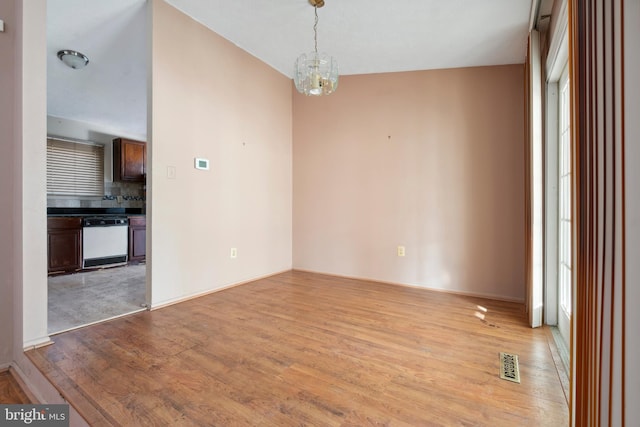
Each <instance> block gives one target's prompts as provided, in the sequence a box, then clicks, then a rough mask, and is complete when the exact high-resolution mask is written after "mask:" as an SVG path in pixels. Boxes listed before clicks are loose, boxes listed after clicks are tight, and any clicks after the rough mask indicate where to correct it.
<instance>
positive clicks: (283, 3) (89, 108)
mask: <svg viewBox="0 0 640 427" xmlns="http://www.w3.org/2000/svg"><path fill="white" fill-rule="evenodd" d="M166 1H167V3H169V4H171V5H173V6H175V7H176V8H178V9H179V10H181V11H183V12H184V13H186V14H187V15H189V16H191V17H192V18H194V19H195V20H196V21H198V22H201V23H202V24H204V25H206V26H207V27H209V28H211V29H212V30H213V31H215V32H216V33H218V34H220V35H221V36H223V37H224V38H226V39H228V40H230V41H232V42H233V43H235V44H236V45H237V46H239V47H240V48H242V49H244V50H245V51H247V52H249V53H250V54H252V55H254V56H256V57H257V58H259V59H261V60H262V61H264V62H265V63H267V64H269V65H271V66H272V67H273V68H275V69H276V70H278V71H279V72H281V73H282V74H284V75H286V76H288V77H291V74H292V70H293V62H294V61H295V59H296V57H297V56H299V55H300V54H301V53H303V52H309V51H311V50H313V20H314V16H313V7H312V6H310V5H309V3H308V1H307V0H277V1H264V0H262V1H256V0H233V1H229V0H166ZM532 1H533V0H394V1H385V2H383V1H376V0H369V1H365V0H325V2H326V5H325V6H324V7H323V8H320V9H318V15H319V19H320V21H319V25H318V49H319V50H320V51H324V52H327V53H329V54H330V55H332V56H334V57H335V58H336V59H337V61H338V64H339V67H340V74H342V75H348V74H366V73H382V72H396V71H411V70H426V69H437V68H456V67H469V66H483V65H498V64H514V63H523V62H524V57H525V50H526V39H527V33H528V26H529V15H530V13H531V6H532ZM47 5H48V6H47V7H48V11H47V25H48V28H47V38H48V47H47V54H48V62H47V67H48V70H47V74H48V78H47V83H48V113H49V114H50V115H53V116H57V117H63V118H71V119H76V120H81V121H86V122H89V123H96V124H100V125H102V126H105V127H107V128H114V129H119V130H120V131H122V132H124V133H131V134H142V135H144V134H146V101H147V97H146V90H147V83H146V77H147V66H146V59H147V48H146V46H147V45H146V37H147V34H148V33H147V30H146V11H145V9H146V1H145V0H108V1H105V0H48V1H47ZM61 49H74V50H77V51H80V52H82V53H84V54H85V55H87V56H88V57H89V60H90V63H89V65H88V66H87V67H86V68H85V69H83V70H73V69H71V68H68V67H66V66H65V65H64V64H62V63H61V62H60V61H59V60H58V58H57V57H56V52H57V51H58V50H61Z"/></svg>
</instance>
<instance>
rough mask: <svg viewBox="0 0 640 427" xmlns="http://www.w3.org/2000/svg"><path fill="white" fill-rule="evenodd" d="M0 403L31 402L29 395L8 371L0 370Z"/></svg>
mask: <svg viewBox="0 0 640 427" xmlns="http://www.w3.org/2000/svg"><path fill="white" fill-rule="evenodd" d="M0 403H3V404H26V403H31V401H30V400H29V397H27V395H26V394H25V392H24V391H23V390H22V388H21V387H20V384H18V382H17V381H16V380H15V378H13V376H12V375H11V373H10V372H9V371H4V372H0Z"/></svg>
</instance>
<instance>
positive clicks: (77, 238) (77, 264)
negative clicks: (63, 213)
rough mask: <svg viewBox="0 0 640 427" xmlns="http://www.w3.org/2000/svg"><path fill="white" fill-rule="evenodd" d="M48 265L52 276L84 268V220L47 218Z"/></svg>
mask: <svg viewBox="0 0 640 427" xmlns="http://www.w3.org/2000/svg"><path fill="white" fill-rule="evenodd" d="M47 264H48V265H47V269H48V272H49V273H50V274H51V273H61V272H69V271H77V270H80V269H81V268H82V219H80V218H68V217H65V218H47Z"/></svg>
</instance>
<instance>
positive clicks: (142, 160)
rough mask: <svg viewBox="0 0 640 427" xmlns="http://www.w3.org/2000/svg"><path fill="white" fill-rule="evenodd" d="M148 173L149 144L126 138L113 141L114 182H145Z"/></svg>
mask: <svg viewBox="0 0 640 427" xmlns="http://www.w3.org/2000/svg"><path fill="white" fill-rule="evenodd" d="M146 173H147V144H146V142H142V141H134V140H132V139H126V138H116V139H114V140H113V180H114V181H127V182H144V180H145V174H146Z"/></svg>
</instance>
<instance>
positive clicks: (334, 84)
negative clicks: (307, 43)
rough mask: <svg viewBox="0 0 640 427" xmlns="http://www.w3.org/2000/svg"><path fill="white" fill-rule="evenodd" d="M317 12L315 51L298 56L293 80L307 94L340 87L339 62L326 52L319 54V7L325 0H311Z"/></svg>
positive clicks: (301, 91) (316, 94)
mask: <svg viewBox="0 0 640 427" xmlns="http://www.w3.org/2000/svg"><path fill="white" fill-rule="evenodd" d="M309 3H311V5H312V6H313V9H314V12H315V23H314V25H313V41H314V47H315V48H314V51H313V52H311V53H308V54H306V53H303V54H302V55H300V56H299V57H298V59H297V60H296V63H295V70H294V72H293V81H294V83H295V84H296V89H298V92H300V93H304V94H305V95H314V96H320V95H329V94H331V93H333V92H334V91H335V90H336V89H337V88H338V63H337V62H336V60H335V59H334V58H333V57H332V56H329V55H327V54H326V53H321V54H318V8H319V7H322V6H324V0H309Z"/></svg>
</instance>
